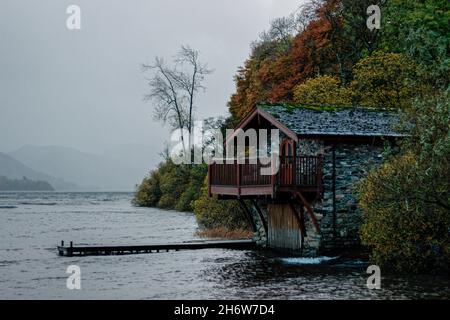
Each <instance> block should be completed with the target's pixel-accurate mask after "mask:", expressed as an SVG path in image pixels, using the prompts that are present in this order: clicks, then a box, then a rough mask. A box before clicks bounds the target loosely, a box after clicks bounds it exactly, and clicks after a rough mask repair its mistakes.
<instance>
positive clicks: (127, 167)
mask: <svg viewBox="0 0 450 320" xmlns="http://www.w3.org/2000/svg"><path fill="white" fill-rule="evenodd" d="M10 155H11V156H12V157H14V158H15V159H18V160H20V161H21V162H23V163H24V164H25V165H27V166H29V167H31V168H33V169H35V170H38V171H42V172H45V173H47V174H49V175H52V176H57V177H61V178H63V179H65V180H67V181H73V182H74V183H76V184H78V185H80V186H83V187H85V188H88V189H90V190H104V191H132V190H134V187H135V185H136V184H137V183H139V182H141V179H142V177H143V176H144V175H145V174H146V173H147V172H148V171H149V170H150V169H151V168H152V167H153V166H154V165H156V163H157V158H158V155H157V154H155V151H154V150H152V149H151V148H150V147H142V146H125V147H119V148H116V149H114V150H109V151H107V152H106V153H104V154H93V153H86V152H81V151H78V150H76V149H73V148H68V147H61V146H24V147H22V148H20V149H18V150H16V151H14V152H11V153H10Z"/></svg>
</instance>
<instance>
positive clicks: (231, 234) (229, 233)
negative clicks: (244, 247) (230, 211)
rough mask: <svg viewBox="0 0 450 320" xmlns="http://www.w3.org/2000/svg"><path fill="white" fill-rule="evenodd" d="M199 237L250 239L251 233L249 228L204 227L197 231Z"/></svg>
mask: <svg viewBox="0 0 450 320" xmlns="http://www.w3.org/2000/svg"><path fill="white" fill-rule="evenodd" d="M197 235H198V236H199V237H201V238H220V239H228V240H239V239H251V238H252V236H253V233H252V232H251V231H249V230H229V229H227V228H224V227H218V228H213V229H205V230H200V231H198V232H197Z"/></svg>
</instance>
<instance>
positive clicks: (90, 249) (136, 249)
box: [58, 240, 256, 256]
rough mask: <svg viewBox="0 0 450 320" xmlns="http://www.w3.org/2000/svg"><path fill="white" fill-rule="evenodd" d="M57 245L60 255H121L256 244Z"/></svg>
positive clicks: (246, 241) (234, 247)
mask: <svg viewBox="0 0 450 320" xmlns="http://www.w3.org/2000/svg"><path fill="white" fill-rule="evenodd" d="M61 244H62V245H61V246H58V253H59V255H60V256H74V255H77V256H78V255H80V256H81V255H123V254H139V253H152V252H160V251H166V252H169V251H171V250H173V251H180V250H201V249H240V250H247V249H254V248H256V244H255V242H254V241H253V240H228V241H203V242H184V243H174V244H155V245H138V246H78V247H77V246H73V244H71V246H64V244H63V243H61Z"/></svg>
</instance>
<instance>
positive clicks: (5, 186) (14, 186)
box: [0, 176, 55, 191]
mask: <svg viewBox="0 0 450 320" xmlns="http://www.w3.org/2000/svg"><path fill="white" fill-rule="evenodd" d="M0 191H55V189H54V188H53V187H52V186H51V185H50V183H48V182H47V181H40V180H36V181H35V180H30V179H27V178H26V177H23V178H22V179H21V180H19V179H9V178H7V177H4V176H0Z"/></svg>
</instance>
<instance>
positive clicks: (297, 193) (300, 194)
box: [295, 191, 320, 232]
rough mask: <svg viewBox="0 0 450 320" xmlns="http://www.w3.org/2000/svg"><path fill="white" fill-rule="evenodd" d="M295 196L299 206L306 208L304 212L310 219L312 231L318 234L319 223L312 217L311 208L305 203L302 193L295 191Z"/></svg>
mask: <svg viewBox="0 0 450 320" xmlns="http://www.w3.org/2000/svg"><path fill="white" fill-rule="evenodd" d="M295 195H296V196H297V197H298V198H299V199H300V201H301V204H302V205H303V206H304V207H305V208H306V211H307V212H308V214H309V216H310V218H311V221H312V223H313V225H314V229H316V231H317V232H320V226H319V222H318V221H317V218H316V216H315V215H314V211H313V209H312V208H311V206H310V205H309V203H308V201H306V199H305V197H304V196H303V195H302V193H301V192H300V191H296V192H295Z"/></svg>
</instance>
